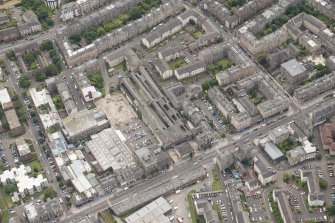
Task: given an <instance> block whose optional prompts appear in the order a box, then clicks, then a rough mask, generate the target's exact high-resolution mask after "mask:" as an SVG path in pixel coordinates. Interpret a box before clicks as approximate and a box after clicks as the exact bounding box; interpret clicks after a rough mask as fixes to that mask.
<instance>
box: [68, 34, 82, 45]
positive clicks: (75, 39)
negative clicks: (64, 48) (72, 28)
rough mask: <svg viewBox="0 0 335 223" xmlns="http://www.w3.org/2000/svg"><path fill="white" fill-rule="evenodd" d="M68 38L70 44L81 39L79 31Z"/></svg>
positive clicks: (76, 42)
mask: <svg viewBox="0 0 335 223" xmlns="http://www.w3.org/2000/svg"><path fill="white" fill-rule="evenodd" d="M69 40H70V42H71V43H72V44H79V43H80V41H81V36H80V34H79V33H76V34H73V35H72V36H70V38H69Z"/></svg>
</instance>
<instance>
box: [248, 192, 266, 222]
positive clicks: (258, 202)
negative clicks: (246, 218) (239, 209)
mask: <svg viewBox="0 0 335 223" xmlns="http://www.w3.org/2000/svg"><path fill="white" fill-rule="evenodd" d="M247 203H248V205H249V209H250V214H251V215H250V218H251V221H253V222H268V220H269V216H268V213H267V212H266V209H265V205H264V200H263V199H262V196H258V195H257V196H249V197H247Z"/></svg>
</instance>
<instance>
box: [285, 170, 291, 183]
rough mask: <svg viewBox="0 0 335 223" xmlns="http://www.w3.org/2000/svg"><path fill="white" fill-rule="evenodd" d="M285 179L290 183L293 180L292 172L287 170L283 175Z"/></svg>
mask: <svg viewBox="0 0 335 223" xmlns="http://www.w3.org/2000/svg"><path fill="white" fill-rule="evenodd" d="M283 180H284V182H285V183H288V182H290V181H291V180H292V175H291V173H290V172H285V173H284V175H283Z"/></svg>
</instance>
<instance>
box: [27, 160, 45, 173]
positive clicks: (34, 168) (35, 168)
mask: <svg viewBox="0 0 335 223" xmlns="http://www.w3.org/2000/svg"><path fill="white" fill-rule="evenodd" d="M28 166H30V168H31V172H35V173H39V172H42V171H43V168H42V165H41V163H40V162H39V161H34V162H31V163H28Z"/></svg>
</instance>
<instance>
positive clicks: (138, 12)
mask: <svg viewBox="0 0 335 223" xmlns="http://www.w3.org/2000/svg"><path fill="white" fill-rule="evenodd" d="M142 14H143V9H142V8H141V7H139V6H137V7H135V8H132V9H131V10H130V12H129V18H130V19H131V20H135V19H138V18H141V16H142Z"/></svg>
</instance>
